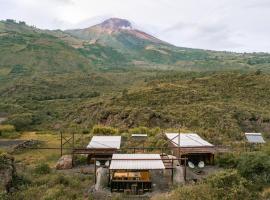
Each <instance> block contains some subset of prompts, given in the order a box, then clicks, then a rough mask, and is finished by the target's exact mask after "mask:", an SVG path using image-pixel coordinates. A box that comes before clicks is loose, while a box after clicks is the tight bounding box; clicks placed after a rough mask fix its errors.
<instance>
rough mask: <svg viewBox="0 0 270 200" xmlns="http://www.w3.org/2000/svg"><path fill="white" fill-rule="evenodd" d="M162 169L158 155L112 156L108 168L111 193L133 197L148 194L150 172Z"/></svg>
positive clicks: (163, 167)
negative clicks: (121, 193) (132, 195)
mask: <svg viewBox="0 0 270 200" xmlns="http://www.w3.org/2000/svg"><path fill="white" fill-rule="evenodd" d="M163 169H165V166H164V164H163V162H162V160H161V157H160V155H159V154H113V157H112V160H111V165H110V168H109V170H110V174H111V175H110V186H111V191H112V192H124V193H127V194H134V195H136V194H143V193H145V192H150V191H152V180H151V174H150V171H151V170H163Z"/></svg>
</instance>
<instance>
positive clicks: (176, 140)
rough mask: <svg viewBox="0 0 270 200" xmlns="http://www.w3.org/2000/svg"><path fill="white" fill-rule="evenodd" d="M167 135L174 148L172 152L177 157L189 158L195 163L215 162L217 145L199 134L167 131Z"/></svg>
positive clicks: (170, 145) (170, 144) (171, 146)
mask: <svg viewBox="0 0 270 200" xmlns="http://www.w3.org/2000/svg"><path fill="white" fill-rule="evenodd" d="M166 137H167V138H168V140H169V147H170V148H172V154H173V155H174V156H176V157H177V158H187V160H188V161H190V162H192V163H194V164H198V162H200V161H203V162H204V163H205V164H214V156H215V152H216V149H215V146H214V145H212V144H210V143H209V142H207V141H206V140H204V139H202V138H201V137H200V136H199V135H198V134H196V133H166ZM175 147H176V148H175ZM181 164H183V162H181Z"/></svg>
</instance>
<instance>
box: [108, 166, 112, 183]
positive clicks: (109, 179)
mask: <svg viewBox="0 0 270 200" xmlns="http://www.w3.org/2000/svg"><path fill="white" fill-rule="evenodd" d="M110 181H111V170H110V167H109V177H108V186H110Z"/></svg>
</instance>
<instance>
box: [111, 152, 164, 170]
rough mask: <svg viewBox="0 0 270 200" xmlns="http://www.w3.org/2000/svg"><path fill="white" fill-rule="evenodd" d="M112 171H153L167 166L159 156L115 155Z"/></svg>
mask: <svg viewBox="0 0 270 200" xmlns="http://www.w3.org/2000/svg"><path fill="white" fill-rule="evenodd" d="M118 159H119V160H118ZM125 159H126V160H125ZM132 159H134V160H132ZM140 159H141V160H140ZM147 159H149V160H147ZM110 169H132V170H137V169H139V170H143V169H147V170H151V169H165V166H164V164H163V161H162V160H161V157H160V155H159V154H113V156H112V161H111V165H110Z"/></svg>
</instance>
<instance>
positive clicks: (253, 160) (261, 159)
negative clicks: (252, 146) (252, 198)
mask: <svg viewBox="0 0 270 200" xmlns="http://www.w3.org/2000/svg"><path fill="white" fill-rule="evenodd" d="M237 169H238V171H239V173H240V174H241V175H242V176H243V177H245V178H247V179H248V180H251V181H253V182H254V183H256V186H258V187H259V186H265V184H270V156H269V155H268V154H266V153H264V152H250V153H245V154H243V155H242V156H241V157H240V158H239V163H238V166H237Z"/></svg>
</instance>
